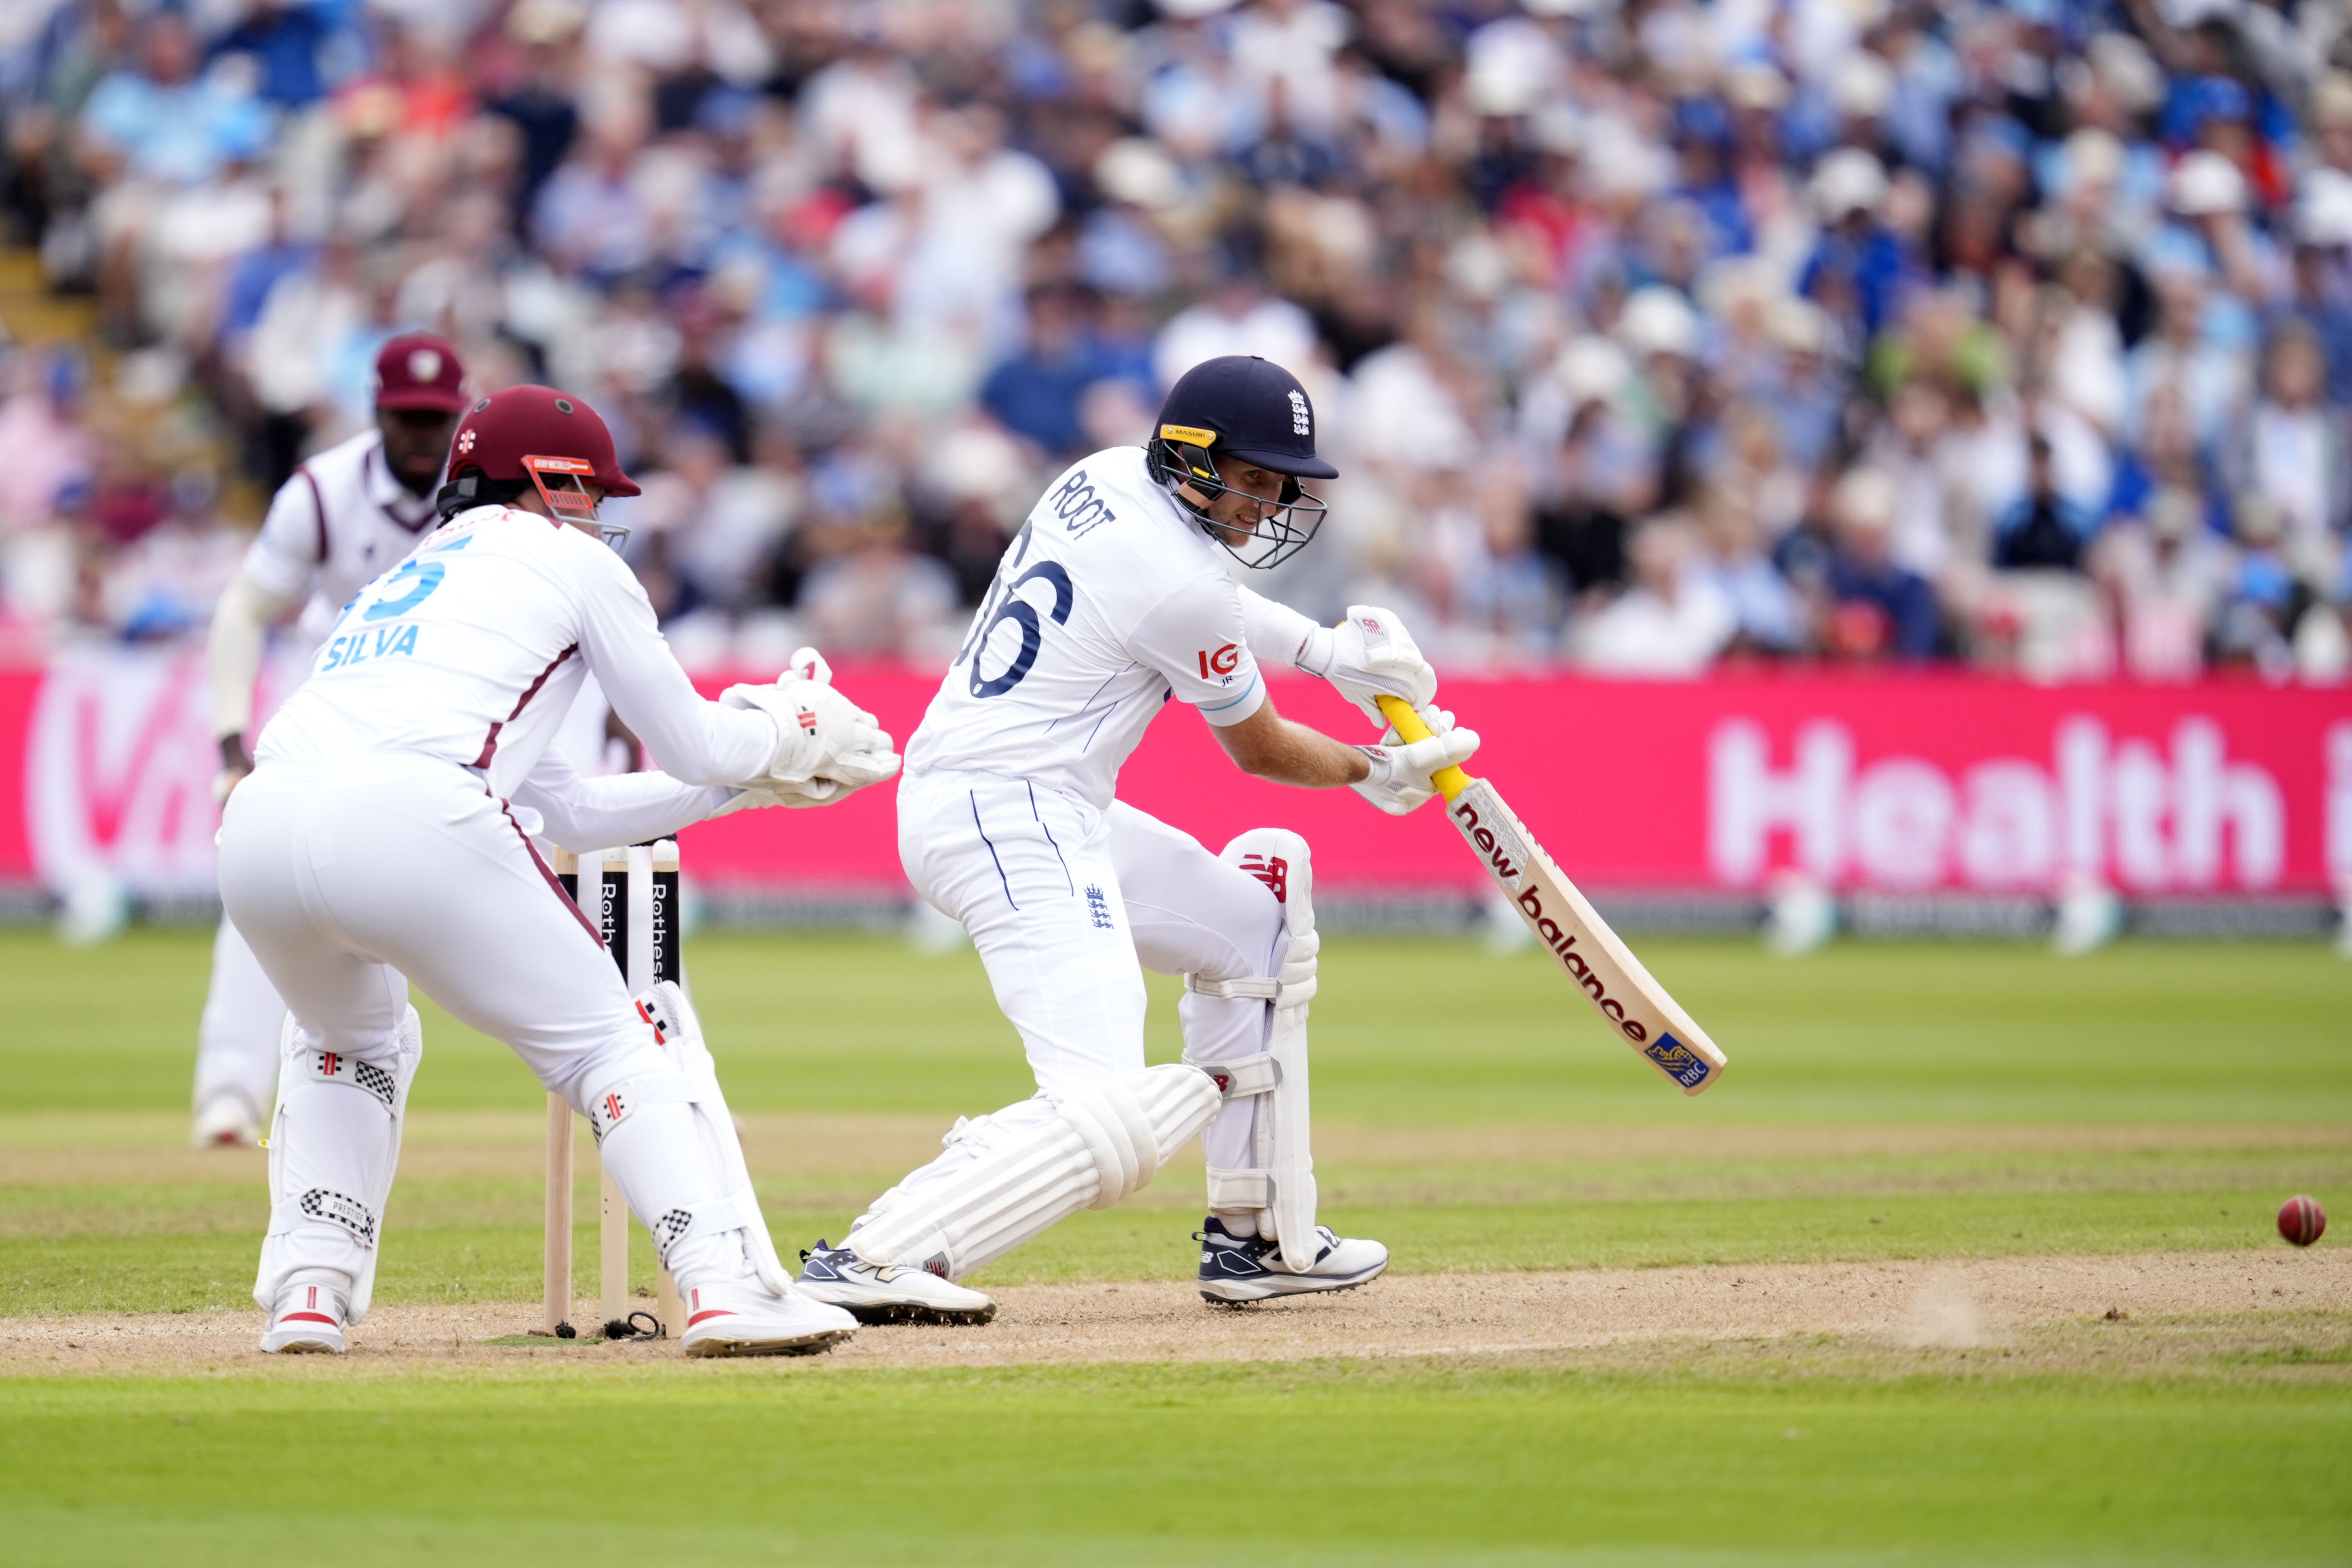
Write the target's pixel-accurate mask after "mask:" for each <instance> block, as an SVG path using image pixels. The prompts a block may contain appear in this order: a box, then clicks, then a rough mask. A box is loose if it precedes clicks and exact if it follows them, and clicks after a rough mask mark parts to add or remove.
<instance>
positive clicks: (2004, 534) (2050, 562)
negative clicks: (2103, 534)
mask: <svg viewBox="0 0 2352 1568" xmlns="http://www.w3.org/2000/svg"><path fill="white" fill-rule="evenodd" d="M2098 526H2099V524H2098V520H2097V519H2096V518H2095V517H2094V516H2092V515H2091V514H2090V513H2089V512H2087V511H2085V510H2083V509H2082V508H2081V507H2078V506H2076V505H2075V504H2074V502H2073V501H2071V500H2067V499H2066V498H2065V497H2064V496H2063V495H2061V494H2060V493H2059V491H2058V480H2057V477H2056V475H2055V473H2054V472H2053V468H2052V464H2051V459H2050V443H2049V442H2047V441H2045V440H2043V439H2042V437H2039V436H2036V437H2033V439H2032V465H2031V467H2030V468H2029V469H2028V470H2027V479H2026V487H2025V494H2024V496H2023V497H2022V498H2021V500H2019V501H2018V502H2017V504H2016V505H2014V506H2012V507H2011V508H2010V509H2009V510H2008V511H2007V512H2005V513H2003V514H2002V515H2001V517H2000V521H1998V522H1996V523H1995V524H1994V525H1993V564H1994V565H1995V566H1998V567H2000V568H2001V569H2003V570H2004V571H2017V570H2020V569H2030V568H2035V567H2041V568H2053V569H2055V570H2058V571H2061V572H2078V571H2080V570H2082V567H2083V552H2084V550H2085V549H2086V548H2087V547H2088V546H2089V544H2090V542H2091V537H2092V535H2093V534H2094V533H2095V532H2096V531H2097V530H2098Z"/></svg>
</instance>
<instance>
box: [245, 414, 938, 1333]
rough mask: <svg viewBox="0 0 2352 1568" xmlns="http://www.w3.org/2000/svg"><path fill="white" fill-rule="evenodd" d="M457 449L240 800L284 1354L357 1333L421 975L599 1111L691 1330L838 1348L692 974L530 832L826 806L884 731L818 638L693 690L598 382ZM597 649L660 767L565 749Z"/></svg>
mask: <svg viewBox="0 0 2352 1568" xmlns="http://www.w3.org/2000/svg"><path fill="white" fill-rule="evenodd" d="M450 474H451V481H450V483H449V484H448V485H447V486H446V488H445V489H443V490H442V492H441V496H440V507H441V510H442V513H443V515H444V516H445V517H446V518H447V521H446V523H444V524H443V526H442V527H441V528H440V529H439V530H438V531H436V532H434V533H432V534H431V535H429V536H427V537H426V539H425V541H424V542H422V543H421V544H420V545H419V546H418V547H417V549H416V551H415V553H414V554H412V555H410V556H409V557H408V559H407V560H406V561H405V562H404V563H400V565H399V566H398V568H397V569H396V570H394V571H392V572H390V573H388V574H385V575H383V576H381V577H379V578H377V579H376V580H375V581H374V582H373V583H372V584H369V585H368V586H367V587H366V588H364V589H362V591H361V593H360V594H359V595H358V596H357V597H356V598H354V599H353V600H352V602H351V603H350V605H347V606H346V607H345V608H344V610H343V613H342V615H341V618H340V619H339V620H338V621H337V622H336V624H335V626H334V627H333V629H332V631H331V633H330V635H329V636H328V638H327V640H326V642H325V645H324V646H323V647H321V648H320V652H319V654H318V657H317V658H316V660H315V661H314V663H313V666H312V669H311V673H310V678H309V679H307V680H305V681H304V682H303V684H302V686H301V687H300V688H299V689H298V690H297V691H296V692H295V693H294V694H293V695H292V696H291V697H290V698H289V699H288V700H287V701H286V703H285V705H284V706H283V707H282V708H281V709H280V710H278V714H277V716H276V717H275V718H274V719H272V720H271V721H270V722H269V724H268V727H267V728H266V729H265V730H264V731H262V735H261V743H260V745H259V747H258V748H257V759H258V760H257V765H256V766H255V769H254V771H253V773H252V775H251V776H250V777H248V778H247V779H246V780H245V782H244V783H243V784H240V785H239V786H238V787H237V789H236V793H235V794H234V795H231V796H230V797H229V801H228V805H227V808H226V812H225V814H224V820H223V826H222V829H221V841H220V847H221V856H220V878H221V897H222V900H223V901H224V902H225V903H226V905H227V909H228V913H229V916H230V918H231V919H232V920H234V921H236V929H237V930H238V931H240V932H242V933H243V934H244V936H245V938H246V940H247V942H250V943H251V944H252V947H253V952H254V953H255V955H256V956H257V958H258V959H259V960H260V961H261V967H262V969H263V970H264V971H265V972H266V973H268V977H269V981H270V983H271V984H273V985H275V986H276V987H277V989H278V993H279V994H281V995H283V996H284V997H285V999H286V1004H287V1006H288V1007H289V1009H290V1014H291V1016H290V1017H289V1022H288V1026H287V1031H286V1037H285V1041H284V1046H283V1050H284V1054H285V1055H284V1061H283V1064H282V1068H281V1075H280V1088H279V1092H278V1113H277V1118H276V1121H275V1122H274V1124H273V1127H272V1131H271V1137H270V1144H269V1179H270V1192H271V1207H270V1217H269V1232H268V1237H267V1238H266V1239H265V1240H264V1241H263V1243H262V1249H261V1268H260V1273H259V1277H258V1279H257V1281H256V1283H255V1287H254V1297H255V1300H257V1301H258V1302H260V1303H261V1305H263V1306H264V1307H266V1308H267V1309H268V1311H269V1323H268V1330H267V1331H266V1332H265V1333H264V1335H263V1337H262V1342H261V1345H262V1348H263V1349H264V1350H266V1351H290V1350H310V1351H335V1352H340V1351H341V1350H342V1349H343V1347H344V1330H345V1328H346V1327H347V1326H348V1325H350V1324H352V1323H356V1322H358V1321H360V1320H361V1319H362V1317H364V1316H365V1314H366V1312H367V1309H368V1301H369V1297H370V1294H371V1290H372V1287H373V1282H374V1279H375V1268H376V1258H377V1256H378V1253H379V1250H380V1248H381V1245H382V1241H383V1214H384V1203H385V1200H386V1198H387V1196H388V1195H389V1194H390V1193H391V1190H392V1181H393V1173H394V1165H395V1163H396V1162H397V1159H398V1156H399V1152H400V1127H401V1120H402V1117H403V1114H404V1108H405V1107H406V1105H407V1101H408V1089H409V1084H410V1082H411V1081H412V1080H413V1079H414V1078H415V1073H416V1068H417V1062H418V1059H419V1058H420V1056H421V1054H422V1052H423V1048H424V1041H423V1038H422V1036H421V1033H420V1030H419V1026H418V1021H417V1016H416V1013H415V1009H413V1008H412V1007H410V1006H409V1005H408V999H407V986H406V984H404V981H403V979H402V976H403V975H405V976H407V977H408V978H409V979H413V980H414V981H415V983H416V984H418V985H419V986H421V987H423V988H424V990H425V994H427V995H430V996H431V997H432V998H433V999H434V1000H435V1001H436V1002H437V1003H439V1004H440V1005H442V1006H444V1007H446V1008H447V1009H448V1010H449V1012H450V1013H451V1014H453V1015H455V1016H457V1017H458V1018H460V1019H463V1020H464V1021H465V1022H466V1023H467V1024H469V1025H471V1026H473V1027H475V1028H477V1029H479V1030H481V1031H482V1032H483V1033H485V1034H488V1035H491V1036H494V1037H497V1038H499V1039H501V1040H504V1041H505V1042H507V1044H509V1046H511V1047H514V1049H515V1051H516V1053H517V1054H518V1055H520V1057H521V1058H523V1060H524V1061H525V1062H526V1063H527V1064H529V1066H530V1069H531V1070H532V1071H533V1072H534V1073H536V1074H537V1075H538V1076H539V1079H540V1081H541V1082H542V1083H544V1084H545V1085H546V1086H547V1087H548V1088H549V1089H553V1090H556V1091H558V1092H559V1093H561V1094H562V1095H563V1096H564V1098H565V1099H567V1100H569V1101H570V1102H571V1103H572V1106H573V1107H574V1108H576V1109H577V1110H580V1111H581V1112H583V1114H585V1115H586V1116H587V1117H588V1118H589V1121H590V1123H591V1125H592V1126H593V1129H594V1131H595V1134H596V1137H597V1139H598V1141H599V1142H600V1144H601V1146H602V1149H603V1152H604V1165H605V1168H606V1169H607V1170H609V1171H610V1172H611V1173H613V1175H614V1179H615V1180H616V1181H617V1182H618V1183H619V1184H620V1187H621V1190H622V1192H623V1193H624V1194H626V1196H627V1199H628V1203H629V1207H630V1209H631V1211H632V1212H634V1213H635V1215H636V1216H637V1217H638V1218H639V1219H640V1220H641V1221H643V1222H644V1223H645V1224H646V1226H647V1227H648V1228H649V1229H651V1230H652V1232H653V1234H654V1238H655V1243H656V1247H657V1248H658V1249H659V1252H660V1255H661V1259H662V1262H663V1264H664V1265H665V1266H666V1267H667V1268H668V1269H669V1270H670V1272H671V1274H672V1275H673V1276H675V1278H676V1279H677V1284H678V1289H679V1291H680V1293H681V1294H682V1296H683V1297H684V1298H685V1300H686V1304H687V1309H688V1322H687V1327H686V1331H685V1333H684V1335H683V1340H684V1343H685V1346H686V1349H687V1351H688V1353H689V1354H702V1355H709V1354H734V1353H753V1354H758V1353H771V1352H782V1351H797V1350H808V1349H814V1348H817V1347H821V1346H823V1345H825V1344H828V1343H830V1342H833V1341H835V1340H836V1339H839V1338H841V1337H842V1336H844V1335H845V1334H847V1333H849V1332H850V1331H853V1330H854V1329H855V1327H856V1320H854V1319H853V1318H851V1317H850V1315H849V1314H848V1313H846V1312H845V1311H843V1310H840V1309H839V1308H836V1307H833V1306H828V1305H826V1304H824V1303H823V1302H820V1301H816V1300H810V1299H809V1298H807V1297H805V1296H803V1295H800V1294H798V1293H796V1292H795V1291H794V1290H793V1287H792V1285H791V1282H790V1279H789V1277H788V1276H787V1274H786V1273H785V1271H784V1269H783V1268H782V1264H781V1263H780V1262H779V1260H778V1259H777V1257H776V1253H775V1248H774V1246H773V1244H772V1242H771V1241H770V1239H769V1236H768V1230H767V1226H766V1225H765V1223H764V1222H763V1221H762V1220H761V1215H760V1211H759V1207H758V1205H757V1204H756V1203H755V1202H754V1200H753V1198H752V1195H751V1182H750V1179H749V1177H748V1175H747V1173H746V1172H745V1169H744V1164H743V1157H742V1152H741V1150H740V1147H739V1146H738V1143H737V1142H736V1136H735V1128H734V1123H733V1121H732V1119H731V1118H730V1116H729V1114H728V1110H727V1104H726V1100H725V1099H724V1097H723V1096H722V1095H721V1094H720V1092H719V1082H718V1079H717V1077H716V1076H715V1074H714V1073H713V1071H712V1068H711V1064H710V1057H709V1052H708V1051H707V1050H705V1049H704V1047H703V1045H702V1041H701V1038H700V1034H699V1030H698V1026H697V1024H696V1022H695V1019H694V1015H693V1013H692V1011H691V1010H690V1009H689V1008H688V1005H687V1004H686V1000H685V997H684V995H683V994H681V993H680V992H679V991H678V989H677V987H676V986H675V985H672V984H668V983H664V984H658V985H656V986H654V987H653V988H652V989H651V990H649V991H647V992H646V994H643V995H641V996H637V997H632V996H630V995H629V994H628V992H627V989H626V987H625V985H624V984H623V983H622V980H621V977H620V975H619V973H618V972H617V970H616V969H615V968H614V964H613V963H612V961H611V960H610V958H609V957H608V956H607V955H606V954H605V952H604V949H603V944H602V941H601V939H600V938H599V936H598V934H597V932H596V931H594V930H593V928H592V927H591V926H590V925H589V924H588V923H587V921H585V920H584V919H583V918H582V916H581V914H580V911H579V910H578V908H577V907H576V906H575V905H574V904H573V903H572V900H570V899H569V898H567V897H566V896H565V895H564V892H563V890H562V887H561V886H560V885H559V884H558V883H557V881H556V879H555V878H554V876H553V875H552V873H551V872H550V870H549V869H548V868H547V866H546V864H545V863H544V862H543V861H542V860H541V858H540V856H539V854H538V851H537V850H536V849H535V848H534V847H533V846H532V843H531V836H532V835H534V834H539V833H544V834H545V835H546V837H549V838H550V839H551V840H552V841H554V842H555V843H557V844H560V845H564V846H567V847H574V848H580V849H589V848H594V847H599V846H603V845H608V844H627V843H634V842H637V841H641V840H645V839H650V838H655V837H661V836H664V835H667V834H670V833H673V832H675V831H676V830H677V829H678V828H679V827H681V826H685V825H687V824H688V823H692V822H698V821H700V820H702V819H703V818H705V817H709V816H715V815H718V814H719V813H721V812H724V811H729V810H733V809H736V808H738V807H740V806H745V805H777V804H786V805H821V804H824V803H826V802H829V801H832V800H836V799H839V798H840V797H841V796H842V795H845V794H847V793H848V792H849V791H851V790H854V789H856V788H860V787H862V786H864V785H866V784H873V783H875V782H877V781H878V780H881V779H885V778H887V777H889V776H890V775H891V774H892V773H895V772H896V771H897V769H898V757H897V756H896V755H895V754H894V753H893V752H892V751H891V748H890V738H889V737H888V736H887V735H886V734H884V733H883V732H882V731H881V730H880V729H879V728H878V727H877V725H876V724H875V722H874V720H873V717H872V715H870V714H867V713H864V712H861V711H860V710H858V708H857V707H856V704H855V703H853V702H851V701H850V700H848V699H847V698H845V697H843V696H842V695H841V694H840V693H839V692H837V691H835V690H834V689H833V688H832V686H831V685H830V684H829V676H828V674H827V672H826V671H825V670H824V667H823V662H822V661H821V660H818V659H816V658H814V655H813V654H806V652H805V650H803V656H795V659H794V666H795V668H794V669H793V671H792V672H790V673H789V674H788V675H787V677H786V679H783V680H782V681H781V682H779V683H778V684H776V685H774V686H766V687H736V688H734V689H731V690H730V691H729V692H728V693H727V694H726V696H725V697H724V698H722V699H721V700H720V701H719V702H709V701H706V700H703V699H702V698H701V697H700V696H698V694H697V693H696V692H695V690H694V688H693V686H692V685H691V684H689V683H688V679H687V677H686V673H685V671H683V670H681V669H680V668H678V665H677V659H675V658H672V657H671V655H670V651H669V647H668V645H667V643H665V642H664V641H663V640H662V637H661V634H660V633H659V632H658V631H657V630H656V627H655V622H654V613H653V608H652V606H651V605H649V604H648V603H647V602H646V594H645V590H644V589H643V588H641V587H640V586H639V585H638V584H637V581H636V579H635V577H634V576H633V575H631V574H630V572H629V570H628V568H627V567H626V566H625V565H624V564H622V563H621V560H620V557H619V556H618V555H617V554H616V553H614V549H610V548H607V547H606V546H607V545H608V544H615V545H616V544H617V542H618V539H619V537H620V536H622V535H623V534H625V529H622V528H620V527H619V526H617V525H615V524H614V523H612V522H610V521H605V520H602V519H600V518H599V516H598V514H597V510H596V509H597V503H598V502H599V501H600V500H602V498H604V496H607V495H618V496H628V495H635V494H636V493H637V487H636V486H635V484H633V483H631V482H630V480H629V479H628V477H627V476H626V475H625V474H624V473H623V472H622V471H621V468H620V464H619V462H618V460H617V459H616V458H615V457H614V450H613V441H612V437H611V436H610V435H609V434H608V433H607V432H606V430H605V427H604V421H603V420H601V419H600V418H598V417H597V416H596V413H595V411H594V410H593V409H592V408H590V407H589V406H588V405H586V404H584V403H582V402H580V401H578V400H577V399H575V398H571V397H567V396H565V395H562V393H559V392H556V391H553V390H551V389H550V388H547V387H543V386H520V387H512V388H509V389H508V390H507V391H504V392H501V393H499V394H498V395H495V396H493V397H488V398H485V399H483V400H481V401H480V402H478V403H476V404H475V405H473V406H472V407H471V409H470V410H469V411H468V412H467V414H466V416H465V417H464V419H463V420H462V421H461V422H460V424H459V425H458V427H457V436H456V439H455V441H454V443H453V444H452V447H451V451H450ZM600 535H601V536H602V537H601V538H600ZM589 672H593V674H594V675H595V676H596V678H597V679H599V680H600V681H601V682H602V684H603V687H604V692H605V695H606V696H607V698H608V699H609V700H611V702H612V705H613V708H614V710H615V711H616V712H617V713H618V714H619V715H620V717H621V719H622V721H624V722H625V723H626V724H627V725H628V726H629V728H630V729H631V730H632V731H635V733H636V734H637V735H638V736H639V737H641V738H642V739H643V740H644V741H645V742H646V745H647V747H648V748H649V749H650V750H651V751H652V752H653V753H654V754H655V755H656V756H657V757H658V758H660V760H661V761H662V763H663V764H664V766H665V768H666V769H667V772H665V773H630V774H626V775H620V776H614V777H609V778H597V779H583V778H582V777H581V776H580V775H579V773H577V772H576V771H575V770H574V769H573V768H572V766H571V764H570V763H566V762H565V761H564V760H563V758H562V754H561V753H560V752H554V751H551V750H550V749H549V747H548V741H549V738H550V736H551V733H552V731H554V729H555V727H556V725H557V723H558V722H559V721H560V720H561V719H562V715H563V714H564V711H565V710H566V709H567V708H568V707H569V706H570V704H571V701H572V695H573V693H574V692H575V691H576V690H577V689H579V686H580V683H581V681H582V679H583V677H584V676H585V675H586V674H587V673H589Z"/></svg>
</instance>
